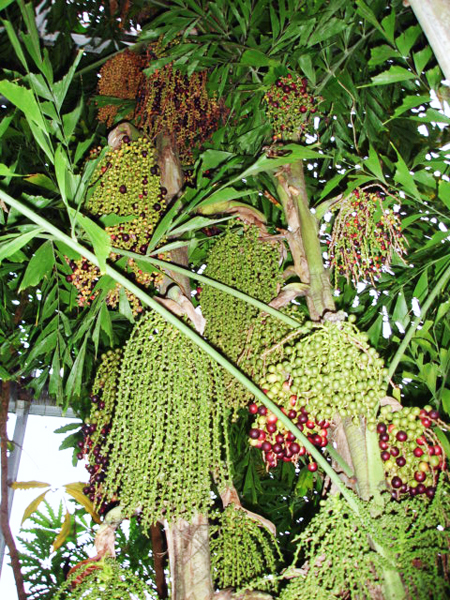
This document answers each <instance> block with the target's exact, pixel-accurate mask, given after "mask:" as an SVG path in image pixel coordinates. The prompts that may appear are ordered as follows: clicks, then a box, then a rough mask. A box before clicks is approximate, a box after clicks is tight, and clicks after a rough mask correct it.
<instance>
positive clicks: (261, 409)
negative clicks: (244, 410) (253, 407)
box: [258, 406, 267, 416]
mask: <svg viewBox="0 0 450 600" xmlns="http://www.w3.org/2000/svg"><path fill="white" fill-rule="evenodd" d="M258 414H259V415H262V416H264V415H267V408H266V407H265V406H260V407H259V408H258Z"/></svg>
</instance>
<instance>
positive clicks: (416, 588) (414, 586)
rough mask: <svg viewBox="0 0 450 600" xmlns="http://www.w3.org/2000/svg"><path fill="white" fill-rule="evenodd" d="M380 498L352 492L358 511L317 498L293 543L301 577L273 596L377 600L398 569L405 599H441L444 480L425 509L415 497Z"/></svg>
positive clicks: (445, 590)
mask: <svg viewBox="0 0 450 600" xmlns="http://www.w3.org/2000/svg"><path fill="white" fill-rule="evenodd" d="M381 499H382V500H383V503H382V505H381V506H380V504H377V503H376V502H375V500H373V499H372V500H370V501H369V502H362V501H361V500H359V499H358V498H357V497H356V495H355V496H354V501H355V504H356V505H357V508H358V514H356V513H355V512H353V511H352V510H350V508H349V505H348V503H347V502H346V501H345V500H344V499H342V497H340V496H338V495H330V496H329V497H328V498H327V499H326V500H322V501H321V505H322V506H321V510H320V512H319V513H317V514H316V516H315V517H314V518H313V519H312V521H311V522H310V524H309V525H308V526H307V527H306V529H305V530H304V531H303V532H302V533H301V534H300V536H299V537H298V538H297V539H296V540H295V541H296V542H297V552H296V557H295V560H294V564H293V567H294V568H295V567H297V566H302V567H303V568H302V572H303V574H302V575H300V576H297V577H295V578H294V579H293V580H292V581H291V582H290V583H289V584H288V585H287V587H286V588H285V589H284V590H283V592H282V593H281V594H280V597H279V599H280V600H310V599H311V598H319V599H320V600H330V599H333V598H335V599H336V600H337V599H339V598H348V599H349V600H371V599H372V598H374V597H378V594H379V592H380V586H382V585H383V572H385V571H386V570H396V571H398V572H399V574H400V577H401V580H402V582H403V584H404V585H405V588H406V597H407V598H415V599H417V600H428V599H429V598H431V597H433V598H448V597H449V592H450V585H449V583H448V580H447V579H446V576H445V574H444V573H445V569H446V567H445V565H446V562H447V560H448V554H449V551H448V515H449V510H450V493H449V487H448V482H446V481H444V478H442V479H441V480H440V481H439V483H438V486H437V489H436V494H435V497H434V498H433V499H432V500H431V502H430V503H429V504H427V505H425V506H424V504H423V502H422V501H421V500H420V499H419V498H411V497H408V498H407V499H406V500H405V501H404V502H402V503H399V502H392V501H391V498H390V495H389V494H383V495H382V496H381ZM377 502H379V501H377ZM430 524H432V526H430ZM376 547H378V548H382V549H383V550H382V553H380V552H378V551H376V550H375V548H376ZM294 572H295V571H294ZM297 573H298V571H297ZM430 590H433V592H432V594H431V595H430Z"/></svg>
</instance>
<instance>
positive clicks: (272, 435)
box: [249, 373, 330, 472]
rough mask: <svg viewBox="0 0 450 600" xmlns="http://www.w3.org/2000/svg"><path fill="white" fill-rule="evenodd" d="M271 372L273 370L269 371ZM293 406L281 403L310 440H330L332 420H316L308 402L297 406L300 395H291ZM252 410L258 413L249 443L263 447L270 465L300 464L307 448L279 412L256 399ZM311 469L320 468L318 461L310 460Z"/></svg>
mask: <svg viewBox="0 0 450 600" xmlns="http://www.w3.org/2000/svg"><path fill="white" fill-rule="evenodd" d="M269 376H270V373H269ZM289 405H290V408H289V407H288V408H285V407H284V406H282V407H280V408H281V410H282V411H283V412H284V413H285V414H286V415H287V416H288V417H289V418H290V419H291V420H292V422H293V423H294V424H295V425H296V426H297V428H298V429H299V430H300V431H302V432H303V433H304V435H305V436H306V437H307V438H308V440H309V441H310V442H311V444H313V445H314V446H316V447H318V448H324V447H325V446H326V445H327V444H328V428H329V427H330V422H329V421H325V420H324V421H319V422H316V421H315V420H314V419H313V418H312V417H311V415H310V414H309V413H308V411H307V410H306V406H301V407H299V406H297V396H296V395H295V394H292V395H291V396H290V398H289ZM249 411H250V414H257V415H258V416H257V417H256V421H255V423H254V425H253V427H252V429H250V431H249V438H250V444H251V445H252V446H255V447H256V448H260V449H261V450H262V452H263V459H264V462H265V463H266V465H267V468H271V467H276V466H277V464H278V462H279V461H283V462H292V463H294V464H297V462H298V459H299V457H300V456H305V455H308V454H309V453H308V452H307V450H306V448H305V447H304V446H303V445H302V444H301V442H299V440H297V439H296V437H295V435H294V434H293V433H292V432H291V431H289V430H288V429H287V428H286V427H285V426H284V424H283V423H282V422H281V421H279V420H278V418H277V416H276V415H274V414H273V413H272V412H270V411H268V410H267V408H266V407H265V406H264V405H261V406H258V405H257V404H255V403H252V404H250V406H249ZM308 470H309V471H312V472H314V471H317V463H316V462H314V461H310V462H309V463H308Z"/></svg>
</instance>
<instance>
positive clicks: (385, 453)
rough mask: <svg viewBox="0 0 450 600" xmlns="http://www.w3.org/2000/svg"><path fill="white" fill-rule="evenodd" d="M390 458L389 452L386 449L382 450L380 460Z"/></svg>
mask: <svg viewBox="0 0 450 600" xmlns="http://www.w3.org/2000/svg"><path fill="white" fill-rule="evenodd" d="M390 458H391V455H390V454H389V452H388V451H387V450H385V451H384V452H382V453H381V460H384V461H386V460H389V459H390Z"/></svg>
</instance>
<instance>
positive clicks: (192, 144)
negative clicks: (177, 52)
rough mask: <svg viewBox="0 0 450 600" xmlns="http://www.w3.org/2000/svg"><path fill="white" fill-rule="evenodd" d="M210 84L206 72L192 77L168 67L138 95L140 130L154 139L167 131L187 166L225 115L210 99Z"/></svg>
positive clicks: (144, 86)
mask: <svg viewBox="0 0 450 600" xmlns="http://www.w3.org/2000/svg"><path fill="white" fill-rule="evenodd" d="M206 82H207V74H206V71H202V72H198V73H193V74H192V75H190V76H189V77H188V76H187V75H184V74H183V73H181V72H180V71H178V70H177V69H175V68H174V67H173V65H171V64H168V65H166V66H165V67H162V68H161V69H158V70H157V71H155V72H154V73H153V74H152V75H150V76H149V77H148V78H147V79H146V80H145V81H144V83H143V84H142V86H141V88H140V90H139V93H138V98H137V107H136V114H135V118H136V122H137V124H138V127H139V128H140V129H143V131H145V132H146V133H147V134H148V135H149V137H150V138H151V139H154V138H155V137H156V136H157V135H158V134H159V133H161V132H163V131H166V132H167V133H168V134H169V135H173V136H174V137H175V139H176V143H177V148H178V152H179V154H180V159H181V161H182V162H183V163H187V164H190V163H192V162H193V150H194V149H195V148H198V147H200V146H201V145H202V144H203V143H204V142H205V141H206V140H207V139H208V138H209V137H210V136H211V135H212V134H213V133H214V131H216V129H217V128H218V126H219V124H220V122H221V120H222V118H223V116H224V114H225V109H224V107H223V105H222V104H221V103H220V102H219V101H217V100H216V98H215V97H210V96H209V95H208V92H207V89H206Z"/></svg>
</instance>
